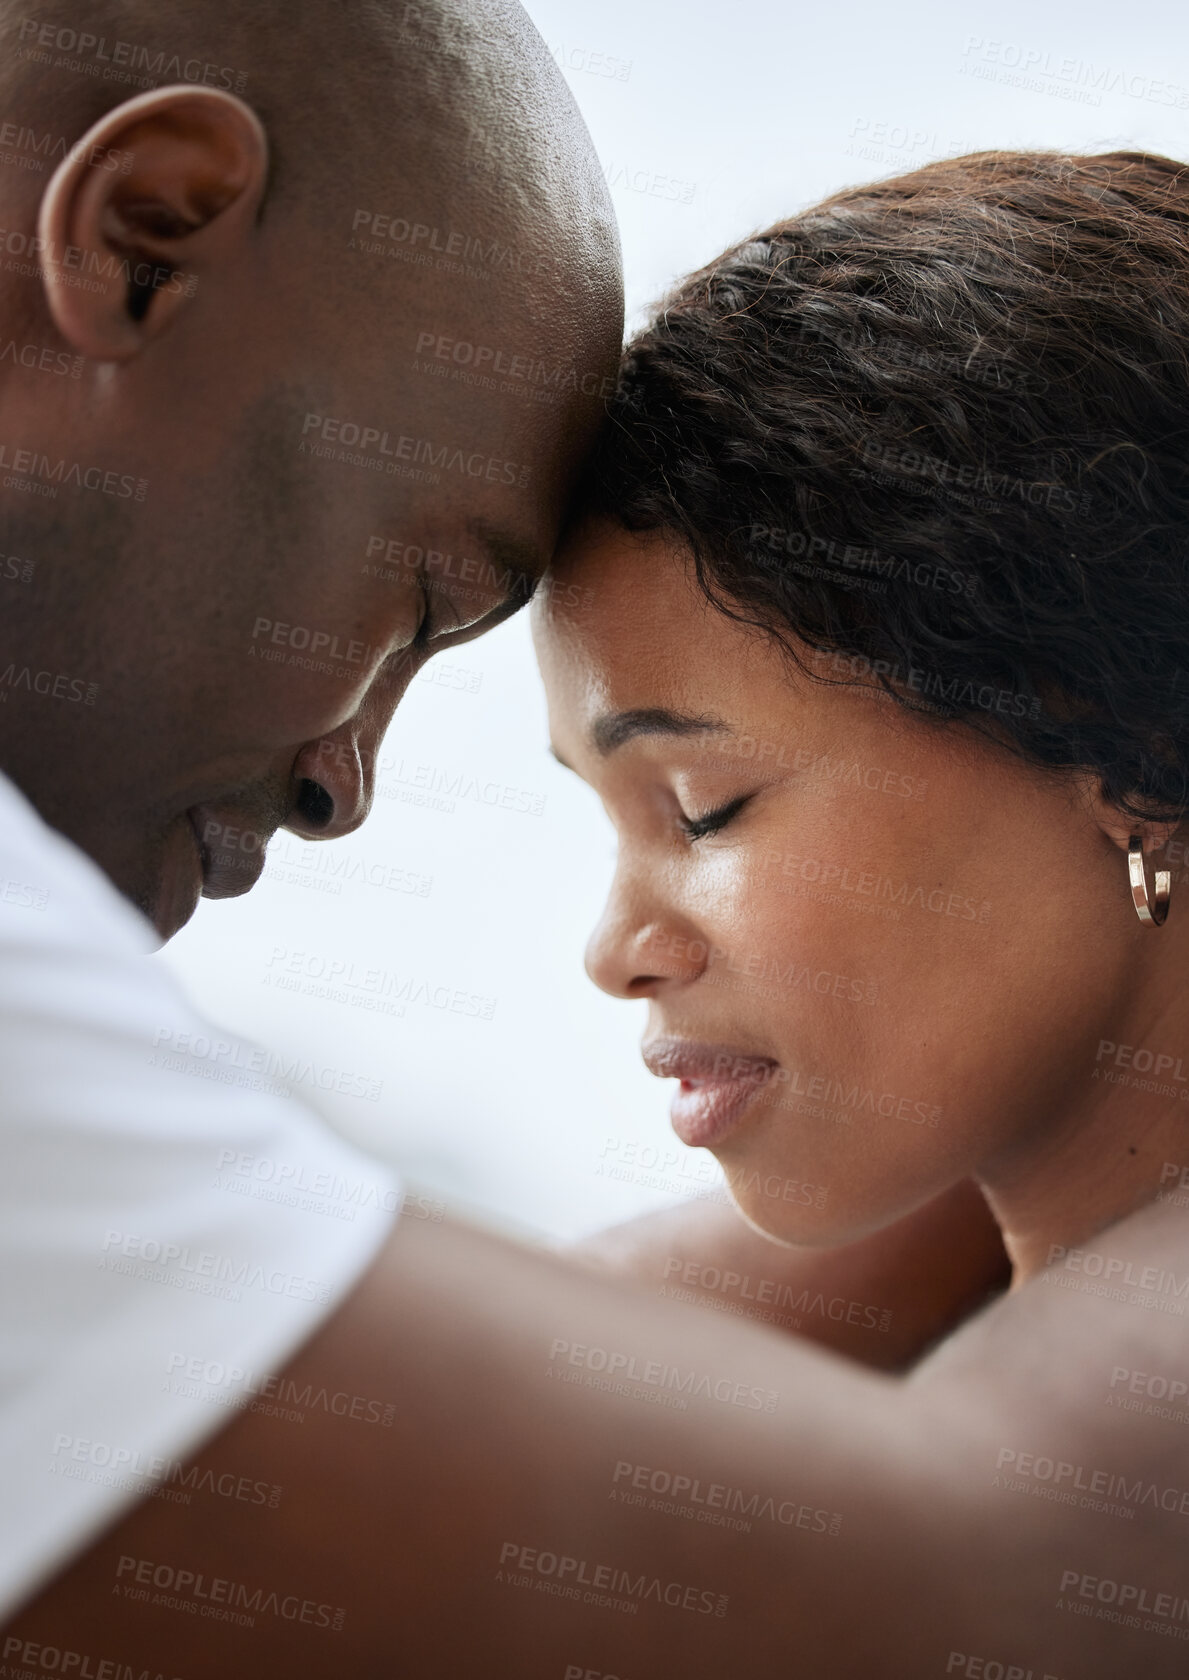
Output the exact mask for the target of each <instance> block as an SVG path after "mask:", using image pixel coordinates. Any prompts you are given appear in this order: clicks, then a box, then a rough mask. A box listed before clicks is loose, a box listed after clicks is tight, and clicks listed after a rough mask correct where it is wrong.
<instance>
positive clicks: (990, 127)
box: [155, 0, 1189, 1238]
mask: <svg viewBox="0 0 1189 1680" xmlns="http://www.w3.org/2000/svg"><path fill="white" fill-rule="evenodd" d="M528 10H529V12H530V14H531V16H532V17H533V20H534V21H535V23H536V24H537V26H538V28H539V29H540V31H541V33H542V35H543V36H544V38H545V40H546V42H547V43H548V45H549V47H550V50H551V51H552V52H553V54H554V57H555V58H557V60H558V62H559V63H560V64H561V65H562V67H563V70H564V73H565V75H566V77H567V80H568V81H569V84H570V86H571V87H572V89H573V91H574V94H575V96H576V98H577V101H578V103H579V106H580V107H581V109H582V111H583V113H584V115H585V117H586V120H587V123H588V125H589V127H590V130H591V134H592V136H593V138H594V142H595V146H596V147H597V149H598V152H599V156H600V158H601V159H602V161H603V164H604V167H605V169H606V170H607V173H608V179H609V182H610V183H611V186H612V196H613V199H614V202H615V206H616V210H617V213H618V216H619V221H620V229H621V234H622V239H623V252H624V264H625V270H626V280H627V298H628V312H629V328H630V327H632V326H634V325H636V324H638V323H639V321H640V320H641V318H642V315H643V312H644V310H645V309H646V307H647V305H648V304H649V303H650V302H651V301H653V300H655V299H656V298H657V297H658V296H659V295H660V294H661V293H662V292H663V291H664V290H665V289H666V287H667V286H668V285H669V284H670V283H671V282H672V281H673V280H675V279H676V278H678V277H679V276H680V275H682V274H683V273H685V272H686V271H687V270H689V269H692V268H694V267H698V266H701V265H702V264H703V263H704V262H706V261H707V260H709V259H710V258H711V257H713V256H714V255H716V254H717V253H718V252H719V251H720V250H722V249H723V248H725V247H726V246H727V245H728V244H731V243H733V242H734V241H736V240H737V239H739V238H740V237H742V236H743V235H744V234H746V233H748V232H749V231H752V230H754V229H758V228H761V227H763V226H765V225H766V224H768V223H770V222H773V221H775V220H777V219H779V218H781V217H783V216H787V215H790V214H792V213H793V212H794V211H796V210H799V209H801V208H802V207H803V206H805V205H807V204H810V203H813V202H814V201H816V200H817V199H820V198H822V197H824V196H825V195H826V194H827V193H829V192H832V191H835V190H836V189H838V188H839V187H841V186H844V185H847V184H851V183H856V182H861V181H867V180H874V179H876V178H878V177H880V176H885V175H892V174H898V173H901V172H902V171H903V170H905V169H908V168H913V167H916V166H918V165H920V164H923V163H925V162H927V161H929V160H930V159H931V158H933V157H936V156H939V155H948V154H953V153H958V152H962V151H974V150H983V149H987V148H992V147H1002V148H1030V147H1056V148H1062V149H1068V150H1073V151H1103V150H1114V149H1118V148H1128V149H1150V150H1156V151H1160V152H1164V153H1167V154H1170V155H1172V156H1174V157H1181V158H1185V157H1189V21H1187V14H1186V12H1185V10H1184V8H1183V6H1182V5H1181V4H1165V5H1156V6H1153V5H1150V4H1149V5H1144V6H1135V7H1128V8H1121V7H1119V6H1117V5H1115V4H1109V5H1108V4H1105V3H1103V0H1098V3H1096V4H1095V5H1092V6H1086V5H1075V4H1073V3H1072V0H1029V3H1028V4H1011V5H1004V4H995V5H986V4H984V5H979V6H965V7H958V6H955V5H954V4H953V0H947V3H944V4H942V3H940V0H936V3H933V4H922V3H920V0H908V3H907V4H906V3H905V0H901V3H900V4H896V5H879V6H876V5H874V4H872V3H871V0H863V3H862V4H860V5H855V4H853V3H852V4H838V3H835V4H833V5H816V4H815V5H813V6H805V5H802V4H793V5H780V4H776V3H774V0H767V3H763V0H732V4H730V5H722V4H710V3H708V0H530V3H529V6H528ZM1170 84H1172V88H1173V93H1174V96H1175V97H1179V98H1180V99H1181V100H1183V101H1185V105H1184V106H1183V107H1182V108H1178V107H1177V105H1176V104H1172V103H1167V102H1166V101H1167V100H1168V99H1169V87H1170ZM657 177H666V178H668V180H669V181H672V182H676V183H679V187H678V188H677V189H674V188H672V187H665V186H664V185H659V184H658V190H659V192H660V193H664V192H672V191H674V190H677V191H678V192H679V194H680V196H679V197H678V198H676V199H674V198H667V197H664V196H658V195H657V193H656V192H653V193H649V192H647V191H641V190H639V186H640V185H641V184H648V183H650V182H651V183H656V178H657ZM691 186H692V192H691V190H690V188H691ZM683 200H686V201H683ZM439 667H445V669H443V670H441V673H440V675H441V679H442V680H439V681H434V680H432V679H434V678H435V677H436V676H438V675H439V669H438V668H439ZM449 684H459V685H462V686H448V685H449ZM385 755H386V757H387V758H388V759H389V760H390V761H391V762H390V766H389V768H388V769H387V770H384V769H382V770H381V775H380V782H381V785H382V788H383V787H384V786H385V785H386V786H388V787H390V788H396V789H397V790H399V789H400V787H401V786H402V785H403V784H402V782H401V780H400V778H402V777H403V778H404V779H405V781H406V782H407V781H408V780H409V779H410V778H412V777H413V776H414V775H415V773H416V768H417V766H429V767H431V768H432V770H433V771H436V772H439V773H441V774H443V775H445V776H447V777H453V776H456V775H458V774H459V773H461V774H462V775H464V776H465V777H470V778H473V781H474V784H475V785H476V787H477V788H479V789H483V788H487V789H488V790H489V792H488V797H496V795H493V794H492V793H491V792H490V788H491V787H492V786H493V785H494V786H495V787H496V788H497V790H498V789H500V788H504V787H508V788H512V789H515V790H518V791H521V792H528V793H532V794H536V795H539V796H542V797H543V799H544V810H543V812H542V813H541V814H540V815H536V816H534V815H527V814H521V813H519V812H517V811H516V810H515V809H500V808H499V807H498V806H496V807H495V808H488V807H487V806H485V805H483V804H482V803H480V802H479V800H478V799H477V798H476V797H475V796H474V795H472V796H470V797H467V796H465V795H464V797H462V798H460V799H457V800H456V802H455V808H454V810H453V812H452V813H448V812H444V811H439V810H433V809H424V808H422V809H418V808H416V807H415V806H414V805H412V804H410V803H406V802H404V801H403V800H401V799H399V798H393V797H383V796H382V797H380V798H378V799H377V801H376V808H375V811H374V813H373V815H372V817H371V818H370V820H369V822H368V823H367V825H366V826H365V827H364V828H363V829H362V830H361V831H360V832H359V833H358V834H356V835H353V836H352V837H350V838H349V839H347V840H345V841H341V842H337V843H332V844H331V845H328V846H323V847H321V848H318V849H317V851H318V854H319V855H318V862H319V864H320V865H323V866H324V867H325V866H326V865H329V863H330V860H331V857H334V858H338V857H342V858H343V859H344V860H345V867H346V868H347V869H348V870H349V871H350V872H351V873H352V874H353V875H354V879H351V878H348V879H346V880H340V881H338V882H337V883H335V884H337V885H338V886H339V888H340V890H339V891H338V892H337V893H334V894H332V893H330V892H327V891H323V890H319V889H318V888H317V885H316V883H317V882H318V881H319V880H330V879H331V877H330V876H328V875H326V874H325V873H323V869H322V868H320V869H319V870H318V871H317V872H315V871H312V870H310V869H309V868H308V867H307V866H305V865H304V864H303V863H302V862H301V861H300V860H301V859H303V858H309V857H310V856H311V855H312V852H311V849H310V848H303V847H301V846H299V845H298V843H297V842H296V841H295V840H294V839H293V838H292V837H291V836H288V835H281V836H279V837H278V840H277V842H276V843H275V844H274V849H273V853H272V854H270V856H271V857H272V858H273V859H274V861H273V863H272V864H271V865H270V874H269V875H266V877H265V879H264V880H263V881H262V882H261V884H260V885H259V887H258V888H257V889H256V891H255V892H254V893H252V894H251V895H250V897H248V898H245V899H242V900H236V901H233V902H231V903H222V904H212V903H205V902H204V903H203V904H202V905H201V906H200V907H199V911H198V914H197V915H196V916H195V918H194V921H193V922H192V923H191V925H190V926H189V927H188V928H187V929H186V930H185V931H184V932H183V933H182V934H181V935H179V937H178V938H177V939H176V940H175V941H174V942H173V944H172V945H171V946H169V947H168V948H167V949H166V951H164V952H163V953H162V954H161V955H160V956H159V957H158V958H156V959H155V960H157V961H160V962H163V963H165V964H167V965H168V966H169V967H170V968H171V969H173V970H174V971H175V972H176V973H177V974H178V975H180V976H181V977H182V979H183V981H184V983H185V984H186V986H187V988H188V990H189V992H190V994H191V996H192V997H194V999H195V1000H196V1001H197V1002H198V1004H199V1005H200V1006H201V1007H202V1008H204V1009H205V1011H206V1012H207V1014H208V1015H210V1016H212V1017H213V1018H215V1019H216V1020H217V1021H218V1022H220V1023H222V1024H225V1025H228V1026H232V1027H234V1028H235V1029H236V1030H237V1031H239V1032H240V1033H243V1034H245V1035H246V1036H248V1037H250V1038H253V1039H255V1040H256V1041H258V1042H260V1043H262V1044H265V1045H268V1046H270V1047H271V1048H274V1049H276V1050H277V1051H279V1052H280V1053H282V1054H283V1055H294V1054H299V1055H301V1056H303V1057H307V1058H309V1059H310V1060H311V1061H312V1062H313V1064H315V1066H316V1067H317V1068H319V1069H330V1070H333V1071H335V1072H338V1071H341V1072H343V1073H345V1074H348V1075H349V1074H353V1073H362V1074H363V1075H365V1076H366V1078H367V1079H369V1080H378V1081H382V1082H383V1089H382V1093H381V1096H380V1100H379V1101H378V1102H371V1101H366V1100H360V1099H359V1098H352V1097H346V1096H338V1097H336V1096H333V1095H332V1096H329V1097H322V1098H319V1099H318V1103H319V1106H320V1107H321V1109H322V1111H323V1112H324V1113H325V1114H327V1115H328V1117H329V1118H330V1119H331V1120H332V1121H333V1123H334V1124H335V1125H336V1126H338V1127H339V1128H341V1129H342V1130H343V1131H344V1132H346V1133H347V1134H348V1135H349V1136H351V1137H353V1138H355V1139H357V1140H358V1141H361V1142H363V1143H365V1144H367V1145H368V1146H370V1147H371V1148H373V1149H375V1150H376V1151H377V1152H379V1153H381V1154H383V1155H385V1156H387V1157H389V1158H391V1159H393V1160H394V1161H396V1162H397V1163H398V1164H399V1165H400V1166H401V1167H402V1168H403V1169H404V1171H405V1172H406V1174H407V1175H408V1177H409V1179H410V1181H411V1182H412V1183H415V1184H417V1185H418V1186H420V1187H423V1188H425V1189H429V1190H432V1191H434V1192H436V1193H437V1194H438V1195H439V1196H440V1197H441V1198H442V1199H443V1200H444V1201H445V1202H446V1203H447V1204H448V1205H449V1206H450V1207H451V1208H452V1210H464V1211H465V1210H469V1211H473V1212H478V1213H481V1214H482V1215H484V1216H485V1217H486V1218H487V1219H488V1221H489V1222H494V1223H497V1224H500V1225H503V1226H505V1227H507V1228H509V1229H513V1230H520V1231H522V1232H523V1233H525V1234H531V1233H539V1234H541V1235H545V1236H549V1237H558V1238H564V1237H569V1236H576V1235H579V1234H581V1233H583V1232H585V1231H588V1230H593V1229H595V1228H597V1227H598V1226H601V1225H604V1224H607V1223H610V1222H611V1221H613V1220H615V1219H619V1218H625V1217H627V1216H629V1215H630V1214H632V1213H635V1212H638V1211H641V1210H643V1209H645V1208H648V1207H655V1206H664V1205H669V1204H670V1203H671V1202H672V1201H673V1200H674V1199H675V1198H676V1197H678V1196H680V1195H681V1194H687V1193H689V1192H690V1191H692V1190H695V1189H698V1188H702V1187H704V1184H705V1182H706V1180H705V1178H704V1176H699V1175H704V1174H705V1172H706V1171H707V1169H708V1168H709V1167H711V1166H712V1163H711V1161H710V1158H709V1157H708V1156H706V1155H704V1154H703V1153H702V1152H696V1151H688V1150H685V1149H684V1148H682V1147H681V1146H680V1145H678V1144H677V1143H676V1141H675V1140H674V1138H673V1135H672V1133H671V1132H670V1130H669V1127H668V1121H667V1118H666V1089H667V1088H666V1087H665V1086H663V1085H661V1084H659V1083H658V1082H657V1081H655V1080H653V1079H652V1078H650V1077H649V1075H648V1074H647V1073H645V1072H644V1070H643V1068H642V1066H641V1064H640V1062H639V1059H638V1054H637V1044H638V1040H639V1037H640V1033H641V1030H642V1027H643V1005H638V1004H633V1005H627V1004H624V1003H619V1002H615V1001H613V1000H611V999H608V998H604V997H603V996H602V995H601V994H600V993H598V992H596V991H595V989H594V987H593V986H592V985H591V984H590V982H589V981H588V980H587V979H586V977H585V975H584V973H583V971H582V966H581V957H582V948H583V945H584V942H585V939H586V935H587V932H588V930H589V928H590V927H591V925H592V924H593V922H594V920H595V918H596V916H597V912H598V910H599V907H600V905H601V902H602V896H603V893H604V892H605V890H606V887H607V884H608V882H609V880H610V874H611V868H612V861H613V850H614V840H613V835H612V831H611V828H610V825H609V824H608V822H607V820H606V819H605V817H604V816H603V814H602V812H601V810H600V808H599V806H598V803H597V801H596V799H595V797H594V795H593V794H592V793H590V792H589V791H588V790H587V789H586V788H584V787H583V786H582V785H581V784H580V783H578V782H577V780H576V779H575V778H574V777H572V776H569V775H568V774H567V773H566V772H565V771H563V770H561V769H560V768H559V767H558V766H557V765H556V764H555V763H554V762H553V761H552V760H551V759H550V758H549V756H548V755H547V752H546V731H545V714H544V706H543V702H542V698H541V694H540V692H539V687H538V681H537V677H536V673H535V669H534V666H533V661H532V654H531V648H530V645H529V637H528V623H527V619H526V618H525V617H524V615H521V617H520V618H518V619H516V620H514V621H512V622H511V623H510V624H508V625H505V626H504V627H502V628H501V629H499V630H497V631H496V632H494V633H493V634H492V635H490V636H488V637H487V638H486V640H484V641H480V642H477V643H475V644H473V645H469V646H467V647H464V648H460V649H456V650H454V651H453V652H452V653H449V654H446V655H444V656H443V657H442V659H440V660H439V661H438V662H436V665H431V666H430V667H429V668H428V670H427V672H426V674H425V676H424V677H423V678H422V679H420V680H418V681H417V682H416V683H415V684H414V685H413V688H412V690H411V692H410V694H409V695H408V697H407V699H406V700H405V702H404V704H403V705H402V706H401V708H400V710H399V712H398V713H397V716H396V720H395V722H394V724H393V727H392V729H391V731H390V732H389V735H388V738H387V742H386V745H385ZM516 803H525V801H515V800H514V801H513V804H514V805H515V804H516ZM321 854H328V855H327V857H326V858H325V863H324V860H323V857H322V855H321ZM389 865H396V866H398V868H400V869H404V870H409V871H413V872H417V873H418V874H420V875H421V876H429V877H432V886H431V888H430V891H429V893H428V896H425V897H421V896H416V895H414V894H411V893H407V892H401V891H396V890H391V889H389V888H386V887H384V886H375V885H370V884H366V874H365V871H366V870H368V869H371V868H374V867H375V866H383V867H387V866H389ZM273 870H275V871H278V873H276V874H274V873H271V871H273ZM376 873H377V874H379V873H380V870H379V869H377V870H376ZM285 876H293V877H296V883H297V884H295V883H294V881H293V880H288V879H285V878H283V877H285ZM278 953H283V954H282V955H278ZM303 954H304V955H303ZM290 962H292V963H295V964H296V965H297V966H298V967H299V968H300V967H305V968H309V969H315V970H317V969H319V968H324V967H325V966H326V965H328V964H330V963H341V964H343V965H350V964H354V965H355V970H356V974H357V975H359V974H362V972H363V971H364V970H369V969H370V970H375V969H383V970H386V971H388V972H390V973H392V974H395V975H398V976H400V977H401V978H402V979H403V978H405V977H409V978H412V979H413V980H414V982H415V983H417V982H420V981H426V982H428V983H429V986H430V987H431V988H432V987H435V986H448V987H450V988H452V989H453V988H457V989H461V990H462V991H465V992H467V993H473V994H481V995H483V996H485V997H487V998H494V999H496V1000H497V1002H496V1006H495V1011H494V1016H493V1018H492V1019H491V1020H481V1019H474V1018H470V1017H468V1016H465V1015H462V1014H452V1013H447V1012H443V1011H442V1010H440V1009H438V1008H435V1007H432V1006H430V1005H426V1004H424V1003H422V1004H411V1005H410V1006H409V1007H408V1010H407V1014H406V1015H405V1018H404V1019H397V1020H394V1019H391V1018H388V1017H385V1016H383V1015H380V1014H376V1013H369V1012H367V1011H365V1010H364V1009H362V1008H359V1007H354V1006H352V1005H351V1004H348V1003H339V1002H328V1001H326V1000H325V999H324V998H321V997H317V996H309V995H303V994H302V993H300V992H292V991H288V990H282V989H277V988H276V987H275V986H274V985H273V984H272V983H271V982H272V978H273V977H274V976H275V975H276V973H277V972H278V971H284V970H285V968H286V966H287V965H288V964H289V963H290ZM340 972H341V973H347V974H348V975H349V973H350V970H349V969H348V968H346V967H345V968H344V970H342V971H340ZM357 992H358V988H357ZM301 1088H305V1087H304V1086H303V1087H301ZM609 1140H614V1142H609ZM633 1149H634V1150H635V1154H636V1158H637V1162H639V1161H644V1162H651V1161H654V1160H655V1159H656V1158H657V1157H667V1158H668V1159H667V1162H666V1164H664V1165H663V1166H661V1167H660V1168H659V1169H654V1170H653V1171H651V1172H649V1171H645V1170H644V1169H643V1168H642V1167H641V1166H640V1165H639V1164H636V1165H633V1164H632V1162H631V1160H630V1159H629V1156H630V1154H631V1152H632V1150H633ZM649 1150H652V1151H654V1154H652V1155H650V1154H648V1153H647V1152H648V1151H649ZM608 1166H615V1167H616V1168H617V1172H618V1176H616V1177H614V1178H612V1177H608V1176H607V1174H606V1171H605V1170H604V1171H600V1167H603V1168H604V1169H605V1168H606V1167H608Z"/></svg>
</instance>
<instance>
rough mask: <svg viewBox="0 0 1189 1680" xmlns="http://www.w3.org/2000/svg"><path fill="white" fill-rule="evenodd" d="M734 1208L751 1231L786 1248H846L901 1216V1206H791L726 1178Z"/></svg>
mask: <svg viewBox="0 0 1189 1680" xmlns="http://www.w3.org/2000/svg"><path fill="white" fill-rule="evenodd" d="M727 1183H728V1190H729V1193H730V1197H731V1201H732V1202H733V1203H734V1205H735V1209H736V1211H737V1212H738V1213H739V1214H740V1215H741V1216H742V1218H743V1219H744V1221H745V1222H746V1223H747V1224H748V1225H750V1226H751V1228H752V1230H753V1231H755V1232H756V1233H757V1235H759V1236H761V1237H767V1238H768V1239H769V1241H770V1242H774V1243H780V1244H782V1245H783V1246H785V1247H787V1248H821V1249H830V1248H845V1247H846V1246H847V1244H848V1243H855V1242H861V1241H862V1239H863V1238H864V1237H869V1236H872V1235H873V1234H874V1233H875V1232H876V1231H881V1230H883V1229H884V1227H885V1226H887V1225H892V1224H894V1223H895V1222H896V1220H897V1219H900V1218H901V1217H902V1216H903V1215H904V1213H905V1211H906V1210H905V1209H904V1208H902V1207H889V1208H871V1207H868V1206H863V1207H860V1206H858V1205H855V1206H854V1207H846V1206H843V1207H839V1206H833V1207H830V1206H824V1207H817V1206H808V1207H806V1206H803V1205H802V1206H797V1205H790V1204H789V1203H788V1202H786V1201H784V1200H782V1199H781V1198H780V1197H778V1196H773V1195H766V1194H764V1193H763V1191H762V1190H761V1191H759V1192H757V1191H756V1190H755V1189H754V1188H753V1187H748V1188H736V1187H735V1186H734V1185H732V1184H731V1183H730V1180H729V1178H728V1181H727Z"/></svg>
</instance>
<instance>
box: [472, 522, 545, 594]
mask: <svg viewBox="0 0 1189 1680" xmlns="http://www.w3.org/2000/svg"><path fill="white" fill-rule="evenodd" d="M467 530H468V531H469V532H470V534H471V536H473V537H474V538H475V540H476V541H477V542H478V543H479V545H480V547H481V548H482V549H483V553H484V555H485V556H486V558H487V561H488V562H489V564H490V566H491V569H492V575H491V576H490V577H484V578H483V580H482V581H483V582H484V583H490V584H493V585H494V586H495V587H496V588H502V589H503V591H504V599H503V600H502V601H501V602H500V603H499V605H498V606H496V607H494V608H493V609H492V611H493V612H500V613H503V612H504V611H506V610H507V609H508V608H512V609H515V608H518V607H522V606H524V605H525V603H526V602H527V601H530V600H531V599H532V594H533V591H534V589H536V587H537V584H538V583H539V582H540V581H541V578H542V576H543V574H544V572H545V566H546V561H545V559H544V558H543V556H542V555H541V554H540V553H539V552H538V551H537V549H536V548H535V547H534V546H533V544H532V543H528V542H525V541H524V540H523V538H521V537H516V536H513V535H512V533H511V532H510V531H505V530H502V529H501V528H500V527H499V526H498V525H488V524H487V523H486V522H485V521H483V520H472V521H471V522H470V523H469V524H468V526H467Z"/></svg>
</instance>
